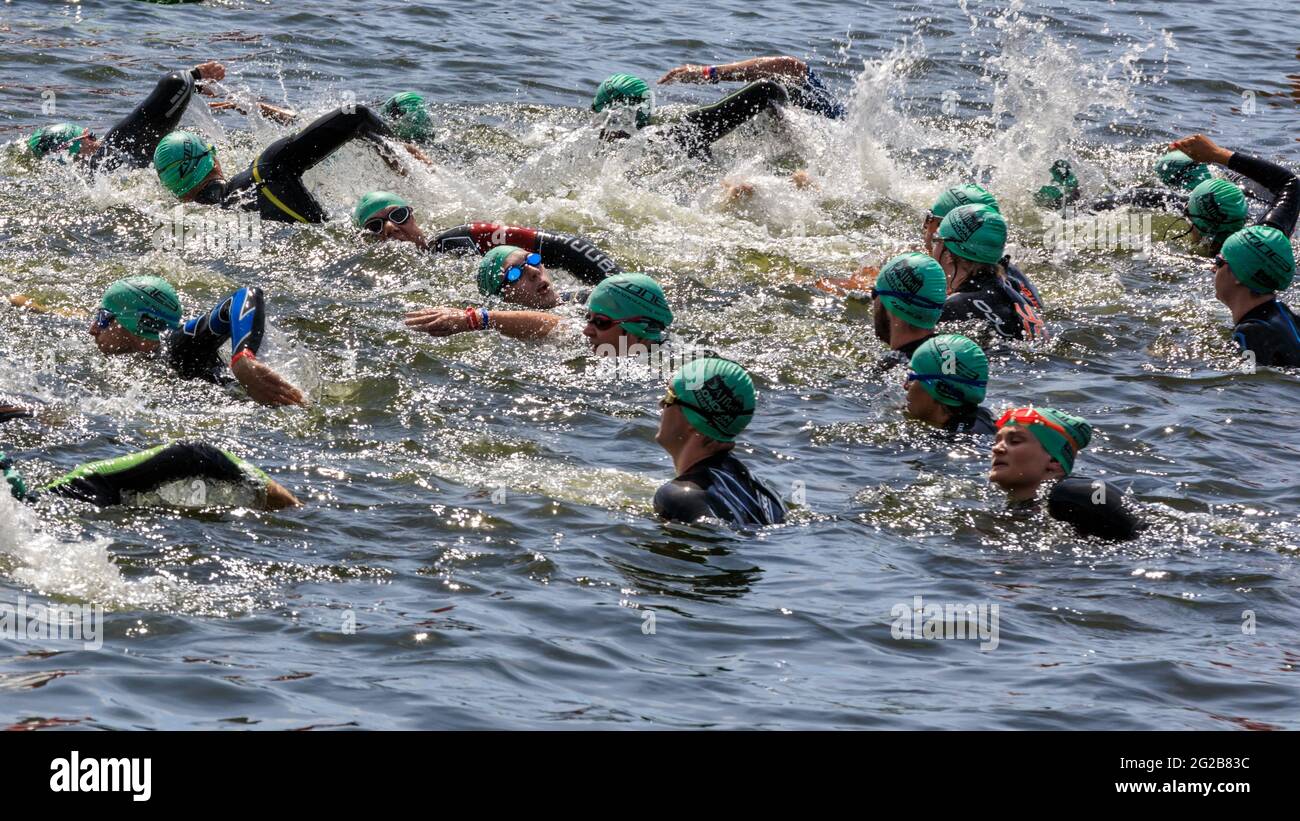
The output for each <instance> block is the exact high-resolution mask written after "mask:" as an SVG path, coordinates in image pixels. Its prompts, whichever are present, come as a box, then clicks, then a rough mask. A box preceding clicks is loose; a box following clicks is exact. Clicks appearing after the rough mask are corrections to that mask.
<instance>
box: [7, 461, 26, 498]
mask: <svg viewBox="0 0 1300 821" xmlns="http://www.w3.org/2000/svg"><path fill="white" fill-rule="evenodd" d="M0 475H2V476H4V480H5V482H6V483H8V485H9V492H10V493H11V494H13V497H14V498H15V499H17V500H18V501H20V502H21V501H23V500H24V499H26V498H27V482H25V481H23V475H22V474H21V473H19V472H18V471H17V470H16V469H15V468H14V463H13V460H12V459H10V458H9V457H8V456H6V455H5V454H4V453H3V452H0Z"/></svg>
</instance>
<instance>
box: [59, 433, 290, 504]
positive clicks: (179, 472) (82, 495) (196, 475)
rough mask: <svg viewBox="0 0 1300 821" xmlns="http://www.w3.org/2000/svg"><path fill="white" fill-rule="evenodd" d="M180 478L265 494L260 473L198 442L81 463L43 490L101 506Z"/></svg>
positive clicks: (229, 455)
mask: <svg viewBox="0 0 1300 821" xmlns="http://www.w3.org/2000/svg"><path fill="white" fill-rule="evenodd" d="M180 479H204V480H209V481H214V482H231V483H246V484H249V485H252V486H254V487H256V488H257V489H258V490H259V491H265V489H266V486H267V483H268V482H269V481H270V480H269V478H268V477H267V475H266V474H265V473H263V472H262V471H260V470H258V469H257V468H255V467H253V466H252V465H250V464H248V463H247V462H245V461H244V460H243V459H240V458H239V457H237V456H234V455H233V454H230V453H227V452H226V451H223V450H221V449H220V448H216V447H213V446H212V445H208V444H205V443H202V442H174V443H172V444H170V445H159V446H158V447H154V448H150V449H148V450H144V451H140V452H138V453H130V454H127V455H125V456H119V457H116V458H114V459H104V460H101V461H98V462H91V463H89V464H85V465H80V466H78V467H77V468H76V469H74V470H73V471H71V472H70V473H67V474H66V475H64V476H62V477H60V478H58V479H56V480H54V481H53V482H51V483H50V484H48V485H46V486H45V487H44V488H42V490H43V491H47V492H50V493H58V494H60V495H63V496H69V497H71V498H74V499H81V500H82V501H87V502H92V503H94V504H96V505H99V506H101V507H104V506H108V505H116V504H121V503H122V494H123V492H131V493H143V492H147V491H150V490H154V489H156V488H158V487H159V486H161V485H164V484H167V483H168V482H174V481H177V480H180Z"/></svg>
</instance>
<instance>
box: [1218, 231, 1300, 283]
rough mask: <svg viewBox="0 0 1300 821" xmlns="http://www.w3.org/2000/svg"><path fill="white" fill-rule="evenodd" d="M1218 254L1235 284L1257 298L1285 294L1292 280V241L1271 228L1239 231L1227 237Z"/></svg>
mask: <svg viewBox="0 0 1300 821" xmlns="http://www.w3.org/2000/svg"><path fill="white" fill-rule="evenodd" d="M1219 254H1220V255H1222V256H1223V258H1224V259H1225V260H1227V262H1228V265H1229V267H1231V268H1232V275H1233V276H1235V277H1236V278H1237V281H1238V282H1240V283H1241V284H1242V285H1245V286H1246V287H1247V288H1249V289H1250V290H1252V291H1254V292H1255V293H1257V294H1267V293H1272V292H1274V291H1284V290H1286V289H1287V287H1289V286H1290V285H1291V280H1292V279H1294V278H1295V250H1294V249H1293V248H1292V247H1291V240H1290V239H1289V238H1288V237H1287V235H1286V234H1284V233H1282V232H1281V231H1279V230H1277V229H1276V228H1274V227H1273V226H1271V225H1252V226H1250V227H1249V228H1243V229H1241V230H1240V231H1238V232H1236V233H1235V234H1233V235H1232V236H1230V237H1228V239H1227V240H1226V241H1225V242H1224V243H1223V248H1222V250H1220V251H1219Z"/></svg>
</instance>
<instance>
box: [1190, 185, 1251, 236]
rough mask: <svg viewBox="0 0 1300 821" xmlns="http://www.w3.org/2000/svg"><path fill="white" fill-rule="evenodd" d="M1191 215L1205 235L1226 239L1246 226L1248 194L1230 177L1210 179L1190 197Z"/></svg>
mask: <svg viewBox="0 0 1300 821" xmlns="http://www.w3.org/2000/svg"><path fill="white" fill-rule="evenodd" d="M1187 218H1188V219H1189V220H1191V222H1192V225H1195V226H1196V230H1197V231H1200V232H1201V236H1203V237H1208V238H1210V239H1211V240H1217V241H1222V240H1224V239H1226V238H1227V236H1228V235H1229V234H1231V233H1232V232H1234V231H1238V230H1240V229H1241V228H1243V227H1244V226H1245V225H1246V195H1245V194H1243V193H1242V192H1241V189H1240V188H1238V187H1237V186H1235V185H1233V184H1232V183H1230V182H1228V181H1227V180H1222V179H1213V180H1206V181H1205V182H1203V183H1201V184H1199V185H1197V186H1196V187H1195V188H1193V189H1192V193H1191V196H1189V197H1188V198H1187Z"/></svg>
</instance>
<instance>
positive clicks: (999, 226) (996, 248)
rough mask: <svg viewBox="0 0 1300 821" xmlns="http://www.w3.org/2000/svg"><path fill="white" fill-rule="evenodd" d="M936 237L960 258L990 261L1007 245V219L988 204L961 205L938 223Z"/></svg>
mask: <svg viewBox="0 0 1300 821" xmlns="http://www.w3.org/2000/svg"><path fill="white" fill-rule="evenodd" d="M939 237H940V238H941V239H943V240H944V245H945V246H947V248H948V250H949V251H952V252H953V253H954V254H956V255H957V256H959V257H961V258H963V259H969V260H972V261H974V262H982V263H985V264H989V265H992V264H994V263H996V262H997V261H998V260H1000V259H1002V252H1003V250H1005V249H1006V246H1007V221H1006V220H1004V219H1002V215H1001V214H999V213H998V212H997V211H994V210H993V209H992V208H989V207H988V206H987V205H962V206H959V207H957V208H954V209H952V210H951V211H949V212H948V216H946V217H944V218H943V222H941V223H939Z"/></svg>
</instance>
